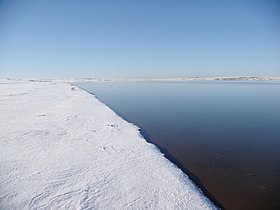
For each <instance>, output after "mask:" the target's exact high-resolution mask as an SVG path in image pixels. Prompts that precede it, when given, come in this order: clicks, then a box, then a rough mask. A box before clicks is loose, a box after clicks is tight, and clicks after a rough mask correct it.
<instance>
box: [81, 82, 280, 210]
mask: <svg viewBox="0 0 280 210" xmlns="http://www.w3.org/2000/svg"><path fill="white" fill-rule="evenodd" d="M78 86H79V87H81V88H83V89H85V90H87V91H88V92H90V93H93V94H95V95H96V96H97V97H98V98H99V99H100V100H101V101H102V102H104V103H105V104H106V105H108V106H109V107H110V108H111V109H113V110H114V111H115V112H116V113H117V114H118V115H120V116H122V117H123V118H124V119H126V120H127V121H129V122H132V123H134V124H136V125H137V126H139V127H140V128H141V133H142V135H143V136H144V137H145V138H146V139H147V140H148V141H149V142H152V143H154V144H156V145H157V146H158V147H159V148H160V149H161V151H162V152H163V153H165V154H166V156H167V158H169V159H170V160H171V161H172V162H173V163H175V164H176V165H177V166H178V167H180V168H181V169H182V170H183V171H184V172H185V173H187V174H188V175H189V176H190V178H191V179H192V180H193V181H194V182H195V183H196V184H197V185H198V186H199V187H200V188H201V189H202V190H203V192H204V193H205V194H206V195H207V196H208V197H209V198H210V199H211V200H212V201H214V202H215V203H216V204H217V205H219V206H221V207H222V208H225V209H240V210H242V209H246V210H248V209H256V210H257V209H280V189H279V188H280V83H277V82H262V81H259V82H254V81H252V82H244V81H242V82H236V81H184V82H179V81H175V82H88V83H81V84H78Z"/></svg>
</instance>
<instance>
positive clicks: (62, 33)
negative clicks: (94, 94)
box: [0, 0, 280, 77]
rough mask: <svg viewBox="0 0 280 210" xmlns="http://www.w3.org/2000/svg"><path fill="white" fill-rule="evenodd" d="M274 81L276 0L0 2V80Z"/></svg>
mask: <svg viewBox="0 0 280 210" xmlns="http://www.w3.org/2000/svg"><path fill="white" fill-rule="evenodd" d="M216 75H221V76H226V75H271V76H273V75H279V76H280V1H279V0H262V1H261V0H234V1H226V0H219V1H218V0H204V1H202V0H201V1H200V0H193V1H187V0H185V1H179V0H169V1H164V0H139V1H136V0H127V1H125V0H115V1H109V0H92V1H90V0H80V1H78V0H77V1H71V0H45V1H43V0H34V1H20V0H19V1H13V0H0V77H125V76H128V77H130V76H135V77H143V76H163V77H166V76H216Z"/></svg>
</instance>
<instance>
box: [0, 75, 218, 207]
mask: <svg viewBox="0 0 280 210" xmlns="http://www.w3.org/2000/svg"><path fill="white" fill-rule="evenodd" d="M0 114H1V120H0V130H1V132H0V183H1V187H0V209H40V208H41V209H59V208H60V209H146V208H148V209H215V206H214V205H213V204H212V203H211V202H210V201H209V200H208V199H207V198H206V197H205V196H204V195H203V194H202V193H201V192H200V191H199V189H197V187H196V186H195V185H194V184H193V183H192V182H191V181H190V180H189V178H188V177H187V176H186V175H185V174H183V173H182V172H181V170H179V169H178V168H177V167H176V166H175V165H173V164H172V163H171V162H170V161H168V160H167V159H166V158H165V157H164V156H163V155H162V154H161V153H160V152H159V151H158V150H157V148H156V147H155V146H154V145H152V144H149V143H147V142H146V141H145V140H144V139H143V138H142V137H141V136H140V135H139V132H138V128H137V127H136V126H134V125H133V124H130V123H128V122H126V121H124V120H123V119H122V118H120V117H119V116H117V115H116V114H115V113H114V112H113V111H112V110H110V109H109V108H108V107H107V106H105V105H104V104H102V103H101V102H99V101H98V100H97V99H96V98H95V97H94V96H93V95H90V94H88V93H87V92H85V91H83V90H80V89H78V88H76V87H74V88H73V87H71V85H70V84H67V83H63V82H51V81H44V82H37V81H33V82H32V81H18V82H17V81H8V80H1V81H0Z"/></svg>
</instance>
